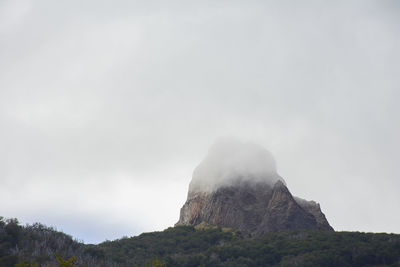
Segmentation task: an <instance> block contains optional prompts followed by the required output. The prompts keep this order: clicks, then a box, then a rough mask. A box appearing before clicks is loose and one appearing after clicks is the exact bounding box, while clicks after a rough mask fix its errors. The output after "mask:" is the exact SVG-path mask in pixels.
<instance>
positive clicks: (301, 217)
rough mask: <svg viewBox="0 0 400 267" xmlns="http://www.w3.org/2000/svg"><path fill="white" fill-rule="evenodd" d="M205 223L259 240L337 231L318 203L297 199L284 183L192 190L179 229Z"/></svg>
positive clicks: (250, 182) (256, 183)
mask: <svg viewBox="0 0 400 267" xmlns="http://www.w3.org/2000/svg"><path fill="white" fill-rule="evenodd" d="M202 222H206V223H207V224H211V225H217V226H221V227H228V228H233V229H238V230H239V231H241V232H242V233H244V234H249V235H251V236H255V237H257V236H261V235H263V234H264V233H266V232H275V231H281V230H289V229H326V230H333V229H332V227H331V226H330V225H329V223H328V221H327V220H326V218H325V215H324V214H323V213H322V212H321V210H320V207H319V205H318V204H317V203H315V202H313V201H306V200H303V199H300V198H294V197H293V196H292V194H291V193H290V192H289V190H288V188H287V187H286V185H285V184H284V183H283V182H282V181H280V180H278V181H277V182H276V183H275V184H274V185H273V186H271V185H270V184H269V183H268V182H264V181H257V182H252V181H249V180H242V181H241V182H238V183H235V184H234V185H230V186H222V187H220V188H218V189H216V190H214V191H210V192H201V191H193V190H189V193H188V198H187V201H186V203H185V204H184V205H183V207H182V209H181V213H180V218H179V221H178V222H177V223H176V225H198V224H200V223H202Z"/></svg>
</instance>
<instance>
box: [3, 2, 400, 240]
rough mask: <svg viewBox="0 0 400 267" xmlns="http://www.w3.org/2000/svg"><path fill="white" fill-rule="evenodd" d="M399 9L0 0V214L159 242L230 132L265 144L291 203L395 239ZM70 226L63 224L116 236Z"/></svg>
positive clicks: (389, 5) (387, 5)
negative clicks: (194, 178)
mask: <svg viewBox="0 0 400 267" xmlns="http://www.w3.org/2000/svg"><path fill="white" fill-rule="evenodd" d="M398 11H399V4H398V3H397V1H335V2H331V3H322V2H320V1H306V2H302V3H300V2H296V1H279V2H277V1H249V2H246V3H244V2H240V1H233V2H232V1H229V2H228V1H218V2H211V1H202V2H196V3H189V2H184V1H172V2H171V1H169V2H168V3H165V2H162V1H146V2H144V1H113V2H104V1H103V2H98V1H85V2H84V3H83V2H82V1H68V2H65V3H63V4H60V3H55V2H54V1H44V0H42V1H40V0H39V1H30V0H15V1H2V2H1V4H0V58H1V61H0V147H1V150H0V200H1V201H2V203H7V206H2V207H1V208H0V215H2V216H8V217H19V218H23V221H24V222H33V221H41V222H43V223H47V224H56V225H57V226H58V227H59V228H61V229H64V228H65V229H67V228H66V227H64V225H74V224H73V223H70V221H73V220H75V219H71V216H72V217H74V218H76V217H79V216H81V215H80V214H90V216H93V217H97V216H99V214H102V215H103V216H105V217H107V218H109V217H113V218H115V221H116V224H118V221H119V222H120V224H121V225H131V228H129V229H127V233H126V235H131V234H138V233H140V232H141V231H152V230H160V229H162V228H165V227H167V226H170V225H173V223H174V222H175V221H176V219H177V218H178V213H179V208H180V206H181V205H182V204H183V202H184V200H185V196H186V193H187V185H188V184H189V181H190V175H191V173H192V171H193V169H194V167H195V166H197V165H198V163H199V162H200V160H201V159H202V157H203V156H204V155H205V154H206V152H207V149H208V147H209V145H210V143H211V142H212V141H213V140H214V139H215V138H216V137H217V136H226V135H228V136H229V135H233V136H237V137H238V138H240V139H243V140H254V142H256V143H259V144H261V145H262V146H264V147H268V149H269V150H270V151H271V152H272V153H273V154H274V156H275V158H276V160H277V162H278V164H279V166H278V167H279V173H280V174H281V176H282V177H284V179H285V180H286V181H287V183H288V185H289V186H290V189H291V191H292V193H293V194H294V195H301V196H304V197H305V198H306V199H315V200H316V201H318V202H320V203H321V206H322V209H323V210H324V211H325V213H326V214H327V217H328V219H329V221H330V223H331V224H332V225H333V227H334V228H335V229H338V230H360V231H387V232H399V231H400V230H399V228H398V225H400V221H399V220H400V217H399V216H398V215H396V214H394V213H393V210H395V209H396V208H397V206H398V203H400V198H399V197H398V192H397V188H400V182H399V179H398V172H397V159H398V158H399V156H400V155H399V151H400V142H399V139H398V136H399V134H400V126H399V124H398V123H397V120H398V119H397V114H399V111H400V110H399V105H398V104H397V99H399V97H400V96H399V90H398V84H399V82H400V78H399V77H400V73H399V70H400V66H399V62H400V53H399V51H398V47H399V46H400V32H399V31H400V30H399V29H400V27H399V26H400V25H399V18H398ZM161 202H162V203H161ZM49 203H50V204H49ZM77 203H78V204H77ZM75 209H78V211H76V213H74V212H73V211H74V210H75ZM149 210H151V211H153V212H149ZM36 211H37V212H36ZM39 211H40V212H39ZM62 211H65V212H62ZM69 211H71V212H69ZM26 214H30V215H29V216H27V215H26ZM52 214H56V215H52ZM74 214H75V215H74ZM154 214H158V216H155V215H154ZM56 217H57V218H56ZM160 218H162V220H160ZM88 221H89V219H88ZM99 223H101V222H99ZM109 225H112V224H109ZM107 227H108V226H107V225H106V224H104V225H99V229H100V228H101V229H106V228H107ZM84 228H85V226H82V225H76V224H75V226H74V227H71V228H68V229H69V230H70V231H71V232H70V233H71V234H73V235H76V236H77V237H78V238H80V239H84V240H85V241H90V242H98V241H101V240H104V239H105V238H110V239H111V238H117V237H119V236H118V235H117V234H115V235H112V234H109V235H108V234H106V236H105V234H104V233H105V232H107V233H108V231H105V230H101V231H99V232H98V233H97V234H95V233H93V234H91V237H90V238H89V237H88V236H86V235H85V233H84V231H82V229H84ZM113 228H114V227H113V226H109V227H108V229H110V230H109V232H110V233H111V232H112V231H113ZM122 228H123V227H121V229H122ZM124 229H125V228H124Z"/></svg>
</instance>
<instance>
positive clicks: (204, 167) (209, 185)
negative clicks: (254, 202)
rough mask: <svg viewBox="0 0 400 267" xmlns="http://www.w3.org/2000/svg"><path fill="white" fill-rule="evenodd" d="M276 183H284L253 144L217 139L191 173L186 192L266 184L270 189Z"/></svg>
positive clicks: (271, 161) (272, 163)
mask: <svg viewBox="0 0 400 267" xmlns="http://www.w3.org/2000/svg"><path fill="white" fill-rule="evenodd" d="M278 180H281V181H282V182H284V180H283V179H282V178H281V177H280V176H279V175H278V174H277V170H276V163H275V159H274V158H273V156H272V154H271V153H270V152H269V151H268V150H266V149H265V148H263V147H262V146H261V145H258V144H256V143H253V142H243V141H240V140H238V139H236V138H233V137H220V138H218V139H217V140H216V141H215V142H214V143H213V145H212V146H211V147H210V149H209V151H208V153H207V155H206V157H205V158H204V159H203V160H202V162H201V163H200V164H199V165H198V166H197V167H196V169H195V170H194V171H193V178H192V181H191V182H190V186H189V191H198V192H212V191H215V190H217V189H218V188H220V187H225V186H233V185H235V184H237V183H241V182H252V183H258V182H265V183H268V184H269V185H271V186H273V185H274V184H275V183H276V182H277V181H278Z"/></svg>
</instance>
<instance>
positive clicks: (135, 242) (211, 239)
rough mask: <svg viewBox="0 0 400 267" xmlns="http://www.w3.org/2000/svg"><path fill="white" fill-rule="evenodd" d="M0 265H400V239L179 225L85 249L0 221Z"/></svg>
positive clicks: (44, 230)
mask: <svg viewBox="0 0 400 267" xmlns="http://www.w3.org/2000/svg"><path fill="white" fill-rule="evenodd" d="M55 253H58V254H59V255H60V256H58V257H57V258H56V257H54V255H55ZM73 256H75V258H71V257H73ZM63 259H68V260H63ZM62 264H64V265H62ZM68 264H69V265H68ZM3 266H4V267H11V266H17V267H38V266H39V267H41V266H45V267H48V266H64V267H67V266H68V267H72V266H76V267H82V266H121V267H125V266H146V267H147V266H148V267H161V266H162V267H165V266H400V235H395V234H384V233H360V232H333V231H288V232H279V233H268V234H266V235H265V236H264V237H262V238H260V239H251V238H248V237H244V236H241V235H240V233H238V232H235V231H232V230H229V229H221V228H218V227H197V229H196V228H194V227H188V226H182V227H174V228H168V229H167V230H165V231H162V232H152V233H144V234H141V235H139V236H137V237H131V238H123V239H119V240H115V241H106V242H104V243H101V244H99V245H85V244H82V243H79V242H76V241H74V240H73V239H72V238H71V237H70V236H68V235H66V234H63V233H60V232H57V231H55V230H54V229H52V228H48V227H45V226H43V225H41V224H35V225H31V226H25V227H22V226H20V225H19V224H18V221H17V220H15V219H14V220H4V219H2V218H1V219H0V267H3Z"/></svg>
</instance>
